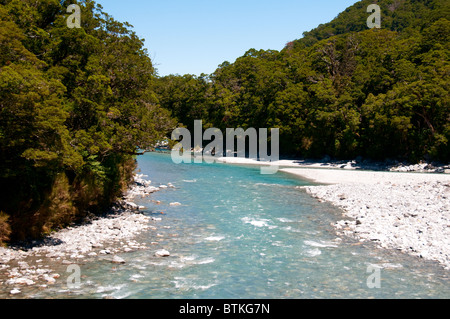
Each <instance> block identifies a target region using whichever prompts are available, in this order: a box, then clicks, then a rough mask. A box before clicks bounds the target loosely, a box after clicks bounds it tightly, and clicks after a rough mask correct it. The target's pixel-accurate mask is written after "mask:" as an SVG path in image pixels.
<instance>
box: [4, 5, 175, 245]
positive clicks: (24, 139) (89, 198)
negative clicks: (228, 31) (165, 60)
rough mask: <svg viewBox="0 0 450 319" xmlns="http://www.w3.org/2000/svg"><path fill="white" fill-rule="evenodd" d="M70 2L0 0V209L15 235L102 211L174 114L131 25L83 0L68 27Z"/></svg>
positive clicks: (167, 128)
mask: <svg viewBox="0 0 450 319" xmlns="http://www.w3.org/2000/svg"><path fill="white" fill-rule="evenodd" d="M71 3H73V1H57V0H41V1H32V0H1V1H0V44H1V45H0V186H1V189H2V192H1V194H0V209H1V210H2V211H4V212H5V216H6V214H7V215H8V216H9V217H8V218H9V223H10V224H11V227H12V232H13V234H12V236H13V238H17V239H24V238H27V237H30V236H31V237H36V236H40V235H41V234H42V233H44V232H48V231H50V230H52V229H55V228H58V227H61V226H64V225H66V224H68V223H70V222H73V221H74V220H76V219H77V218H80V217H82V216H84V215H86V214H87V213H89V212H91V213H96V212H102V211H103V210H104V209H105V208H106V207H108V206H109V205H110V204H111V201H112V200H114V199H115V197H116V196H118V195H120V194H121V191H122V190H123V187H124V186H125V184H126V183H127V181H129V178H130V176H131V175H130V171H132V170H133V169H134V165H133V164H132V162H134V160H133V159H134V157H135V155H136V153H137V149H148V148H150V147H151V146H152V145H153V144H154V143H155V142H156V141H157V140H158V139H161V138H163V137H164V136H165V135H166V134H167V133H168V132H169V131H170V130H171V129H172V127H173V126H174V124H175V123H174V122H173V121H172V120H171V118H170V116H169V112H168V111H166V110H165V109H162V108H161V107H160V106H159V102H158V99H157V97H156V95H155V93H154V91H153V88H152V87H153V81H154V74H155V72H154V68H153V66H152V62H151V60H150V59H149V57H148V55H147V52H146V51H145V49H144V48H143V41H142V40H141V39H139V38H138V37H137V36H136V34H135V33H134V32H133V31H131V29H130V27H131V26H130V25H128V24H127V23H120V22H118V21H115V20H114V19H112V17H110V16H109V15H108V14H106V13H104V12H103V11H102V8H101V6H100V5H96V4H95V2H94V1H92V0H84V1H81V2H78V4H80V5H81V11H82V25H81V28H79V29H77V28H74V29H70V28H68V27H67V25H66V20H65V19H66V18H67V16H68V15H67V13H66V12H65V11H66V8H67V7H68V6H69V4H71ZM3 237H6V236H3ZM4 239H5V238H1V239H0V240H4Z"/></svg>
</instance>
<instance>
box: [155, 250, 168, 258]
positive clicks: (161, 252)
mask: <svg viewBox="0 0 450 319" xmlns="http://www.w3.org/2000/svg"><path fill="white" fill-rule="evenodd" d="M155 256H156V257H169V256H170V252H168V251H167V250H165V249H161V250H158V251H156V252H155Z"/></svg>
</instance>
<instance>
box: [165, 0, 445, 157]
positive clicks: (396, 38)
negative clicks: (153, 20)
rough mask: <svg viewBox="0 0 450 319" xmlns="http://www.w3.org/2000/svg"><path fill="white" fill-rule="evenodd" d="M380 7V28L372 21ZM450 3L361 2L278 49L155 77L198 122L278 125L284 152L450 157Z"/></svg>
mask: <svg viewBox="0 0 450 319" xmlns="http://www.w3.org/2000/svg"><path fill="white" fill-rule="evenodd" d="M373 3H377V4H378V5H379V6H380V8H381V10H382V13H381V19H382V26H381V29H371V30H369V29H368V27H367V19H368V17H369V15H370V14H369V13H367V7H368V6H369V5H370V4H373ZM449 16H450V2H449V1H448V0H380V1H376V0H363V1H360V2H357V3H356V4H355V5H353V6H351V7H349V8H348V9H347V10H345V11H344V12H342V13H341V14H339V15H338V16H337V17H336V18H335V19H334V20H333V21H331V22H330V23H327V24H324V25H320V26H319V27H317V28H316V29H314V30H312V31H310V32H306V33H305V34H304V35H303V37H302V38H301V39H299V40H295V41H292V42H289V43H287V45H286V47H285V48H284V49H283V50H282V51H281V52H278V51H274V50H267V51H265V50H259V51H258V50H255V49H251V50H249V51H248V52H246V53H245V54H244V55H243V56H242V57H240V58H238V59H237V60H236V61H235V62H234V63H229V62H224V63H223V64H222V65H220V66H219V68H218V69H217V70H216V71H215V72H214V73H213V74H211V75H202V76H199V77H197V76H193V75H171V76H165V77H161V78H159V79H158V80H157V82H156V90H157V92H158V95H159V100H160V103H161V105H162V106H163V107H165V108H167V109H168V110H170V111H171V112H172V114H173V116H175V117H176V118H177V119H178V120H179V121H180V122H182V123H184V124H185V125H186V126H187V127H191V126H192V125H193V123H194V120H195V119H203V122H204V124H205V126H206V127H218V128H221V129H224V128H226V127H243V128H249V127H255V128H269V127H276V128H280V143H281V154H285V155H287V154H290V155H294V156H299V157H315V158H320V157H323V156H325V155H328V156H331V157H335V158H347V159H349V158H355V157H357V156H363V157H366V158H371V159H378V160H384V159H387V158H391V159H401V160H409V161H411V162H417V161H420V160H429V161H431V160H438V161H439V160H440V161H448V160H449V159H450V144H449V140H450V106H449V95H448V92H449V86H450V82H449V72H450V64H449V54H450V50H449V49H450V48H449V45H450V41H449V35H450V22H449V20H448V19H447V18H448V17H449Z"/></svg>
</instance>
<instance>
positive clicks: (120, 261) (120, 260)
mask: <svg viewBox="0 0 450 319" xmlns="http://www.w3.org/2000/svg"><path fill="white" fill-rule="evenodd" d="M112 263H113V264H125V263H126V261H125V259H123V258H121V257H119V256H114V257H113V259H112Z"/></svg>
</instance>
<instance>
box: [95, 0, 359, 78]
mask: <svg viewBox="0 0 450 319" xmlns="http://www.w3.org/2000/svg"><path fill="white" fill-rule="evenodd" d="M96 2H97V3H100V4H101V5H102V6H103V8H104V11H105V12H106V13H108V14H110V15H112V16H113V17H114V18H115V19H116V20H118V21H121V22H125V21H127V22H129V23H130V24H131V25H133V26H134V31H135V32H136V34H137V35H138V36H139V37H140V38H144V39H145V47H146V48H147V49H148V52H149V55H150V57H151V59H152V61H153V63H154V65H155V67H156V68H157V70H158V74H159V75H161V76H164V75H168V74H187V73H189V74H195V75H200V74H201V73H205V74H210V73H212V72H214V71H215V70H216V68H217V66H218V65H219V64H221V63H223V62H224V61H229V62H234V61H235V60H236V58H238V57H240V56H242V55H243V54H244V53H245V52H246V51H247V50H249V49H251V48H254V49H258V50H259V49H265V50H267V49H273V50H281V49H283V47H284V46H285V45H286V43H288V42H289V41H292V40H295V39H299V38H301V37H302V34H303V32H304V31H310V30H311V29H313V28H315V27H317V26H318V25H319V24H321V23H326V22H329V21H331V20H332V19H333V18H335V17H336V16H337V15H338V14H339V13H340V12H342V11H344V10H345V9H346V8H347V7H349V6H351V5H352V4H354V3H356V2H358V0H226V1H225V0H96Z"/></svg>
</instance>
